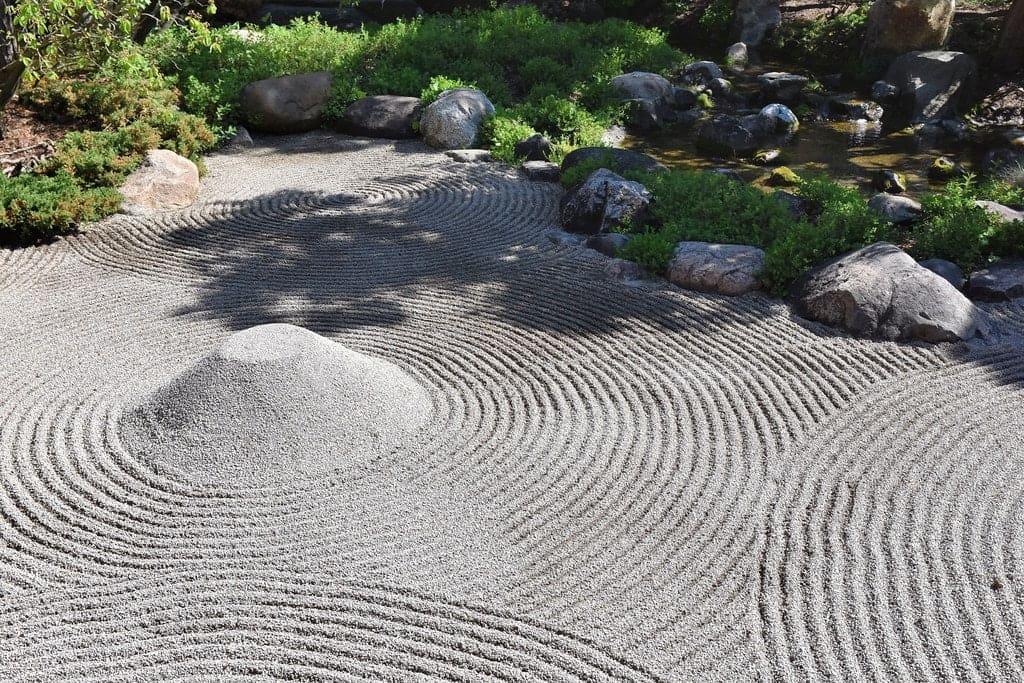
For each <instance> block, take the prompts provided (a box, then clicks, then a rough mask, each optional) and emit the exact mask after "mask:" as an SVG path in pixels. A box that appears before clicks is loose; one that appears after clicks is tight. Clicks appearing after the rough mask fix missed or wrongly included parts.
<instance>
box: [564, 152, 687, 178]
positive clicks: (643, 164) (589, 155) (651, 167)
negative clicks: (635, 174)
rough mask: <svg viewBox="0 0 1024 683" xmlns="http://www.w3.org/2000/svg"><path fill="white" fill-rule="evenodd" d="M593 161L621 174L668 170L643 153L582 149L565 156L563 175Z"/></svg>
mask: <svg viewBox="0 0 1024 683" xmlns="http://www.w3.org/2000/svg"><path fill="white" fill-rule="evenodd" d="M592 159H600V160H601V161H602V162H604V163H606V164H607V167H608V168H610V169H611V170H613V171H617V172H619V173H625V172H626V171H643V172H644V173H658V172H661V171H666V170H668V169H667V168H666V166H665V165H664V164H662V163H661V162H660V161H658V160H657V159H655V158H654V157H652V156H648V155H646V154H644V153H643V152H635V151H633V150H631V149H617V148H614V147H580V148H579V149H575V150H573V151H571V152H569V153H568V154H567V155H565V159H562V173H565V172H566V171H568V170H569V169H571V168H573V167H575V166H578V165H579V164H582V163H585V162H589V161H591V160H592Z"/></svg>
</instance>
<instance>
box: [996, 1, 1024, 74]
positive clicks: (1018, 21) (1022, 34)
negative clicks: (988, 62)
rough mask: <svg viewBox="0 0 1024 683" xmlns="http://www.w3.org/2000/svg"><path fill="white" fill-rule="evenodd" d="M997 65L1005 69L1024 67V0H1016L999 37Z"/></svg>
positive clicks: (1014, 69) (1012, 69)
mask: <svg viewBox="0 0 1024 683" xmlns="http://www.w3.org/2000/svg"><path fill="white" fill-rule="evenodd" d="M996 65H997V66H998V67H999V68H1000V69H1002V70H1004V71H1017V70H1018V69H1021V68H1024V0H1015V2H1014V3H1013V6H1012V7H1010V11H1009V13H1008V14H1007V15H1006V23H1005V24H1003V32H1002V34H1001V35H1000V37H999V48H998V50H997V52H996Z"/></svg>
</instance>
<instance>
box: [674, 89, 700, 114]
mask: <svg viewBox="0 0 1024 683" xmlns="http://www.w3.org/2000/svg"><path fill="white" fill-rule="evenodd" d="M672 106H674V107H675V108H676V109H684V110H685V109H693V108H694V107H696V106H697V93H695V92H694V91H692V90H690V89H689V88H676V89H674V90H673V91H672Z"/></svg>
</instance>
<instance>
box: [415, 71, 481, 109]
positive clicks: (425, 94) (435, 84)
mask: <svg viewBox="0 0 1024 683" xmlns="http://www.w3.org/2000/svg"><path fill="white" fill-rule="evenodd" d="M475 87H476V83H467V82H465V81H460V80H459V79H457V78H448V77H447V76H434V77H433V78H431V79H430V82H429V83H427V87H425V88H424V89H423V91H422V92H420V99H421V100H422V101H423V106H426V105H428V104H430V103H431V102H433V101H434V100H436V99H437V98H438V97H440V96H441V93H443V92H444V91H445V90H456V89H458V88H475Z"/></svg>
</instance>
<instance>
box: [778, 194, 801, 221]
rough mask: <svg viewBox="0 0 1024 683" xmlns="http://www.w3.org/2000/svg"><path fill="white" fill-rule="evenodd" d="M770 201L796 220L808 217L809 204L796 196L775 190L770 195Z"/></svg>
mask: <svg viewBox="0 0 1024 683" xmlns="http://www.w3.org/2000/svg"><path fill="white" fill-rule="evenodd" d="M772 199H774V200H775V201H776V202H778V203H779V204H781V205H782V206H783V207H784V208H785V209H786V211H788V212H789V215H790V216H792V217H793V218H795V219H797V220H802V219H804V218H807V217H808V216H809V215H810V208H811V207H810V204H809V202H808V201H807V200H806V199H804V198H803V197H801V196H800V195H798V194H793V193H792V192H786V191H785V190H776V191H775V192H773V193H772Z"/></svg>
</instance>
